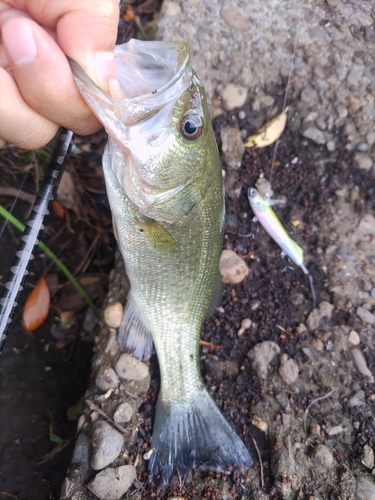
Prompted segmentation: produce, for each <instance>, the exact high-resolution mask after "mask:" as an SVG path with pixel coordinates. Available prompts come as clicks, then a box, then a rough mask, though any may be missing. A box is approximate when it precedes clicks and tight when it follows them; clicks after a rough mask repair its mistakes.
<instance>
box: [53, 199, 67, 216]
mask: <svg viewBox="0 0 375 500" xmlns="http://www.w3.org/2000/svg"><path fill="white" fill-rule="evenodd" d="M52 208H53V211H54V212H55V214H56V215H57V217H60V219H62V218H63V217H64V215H65V208H64V206H63V205H62V204H61V203H60V202H59V201H57V200H54V201H53V202H52Z"/></svg>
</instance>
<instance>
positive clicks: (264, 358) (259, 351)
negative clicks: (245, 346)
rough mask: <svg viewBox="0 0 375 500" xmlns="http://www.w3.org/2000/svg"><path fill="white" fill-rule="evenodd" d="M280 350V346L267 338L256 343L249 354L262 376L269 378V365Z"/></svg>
mask: <svg viewBox="0 0 375 500" xmlns="http://www.w3.org/2000/svg"><path fill="white" fill-rule="evenodd" d="M279 352H280V347H279V346H278V345H277V344H276V343H275V342H272V341H271V340H265V341H264V342H261V343H260V344H256V345H255V346H254V347H253V348H252V349H251V350H250V351H249V352H248V354H247V355H248V356H249V358H250V359H252V361H253V367H254V369H255V370H256V371H257V372H258V375H259V377H260V378H263V379H266V378H267V371H268V365H269V364H270V363H271V361H272V360H273V359H274V358H275V356H276V355H277V354H279Z"/></svg>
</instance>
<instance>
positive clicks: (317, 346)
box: [310, 339, 324, 351]
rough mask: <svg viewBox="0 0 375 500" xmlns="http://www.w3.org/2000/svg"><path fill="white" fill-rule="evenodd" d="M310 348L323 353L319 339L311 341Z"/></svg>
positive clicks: (322, 345)
mask: <svg viewBox="0 0 375 500" xmlns="http://www.w3.org/2000/svg"><path fill="white" fill-rule="evenodd" d="M310 344H311V347H312V348H313V349H315V350H316V351H323V349H324V344H323V341H322V340H321V339H311V342H310Z"/></svg>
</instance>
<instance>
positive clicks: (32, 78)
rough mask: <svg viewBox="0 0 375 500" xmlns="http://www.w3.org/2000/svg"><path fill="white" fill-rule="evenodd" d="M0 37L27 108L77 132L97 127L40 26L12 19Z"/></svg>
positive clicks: (55, 47) (59, 54) (62, 57)
mask: <svg viewBox="0 0 375 500" xmlns="http://www.w3.org/2000/svg"><path fill="white" fill-rule="evenodd" d="M2 38H3V45H4V48H5V52H6V55H7V57H8V60H9V63H10V67H11V69H12V75H13V77H14V80H15V82H16V84H17V86H18V89H19V92H20V94H21V96H22V97H23V99H24V101H25V103H26V104H27V105H28V107H29V108H31V109H32V110H34V111H35V112H36V113H38V114H39V115H42V116H43V117H45V118H46V119H47V120H48V121H50V122H54V123H56V124H59V125H63V126H64V127H66V128H68V129H70V130H73V131H74V132H76V133H79V134H83V135H84V134H90V133H93V132H95V131H96V130H98V129H99V128H100V125H99V122H98V121H97V119H96V118H95V117H94V116H93V114H92V113H91V111H90V110H89V108H88V107H87V105H86V104H85V102H84V101H83V99H82V98H81V96H80V94H79V92H78V90H77V87H76V85H75V82H74V80H73V76H72V73H71V71H70V67H69V63H68V61H67V59H66V56H65V54H64V53H63V52H62V50H61V49H60V47H59V46H58V45H57V44H56V42H55V41H54V40H53V39H52V38H51V37H50V36H49V35H48V33H46V31H45V30H44V29H43V28H41V27H40V26H39V25H38V24H36V23H35V22H34V21H32V20H29V19H24V18H13V19H10V20H8V21H6V22H5V23H4V25H3V29H2ZM3 95H4V94H3ZM5 95H6V94H5ZM0 137H3V138H5V137H4V136H2V135H1V134H0Z"/></svg>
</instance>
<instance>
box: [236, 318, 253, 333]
mask: <svg viewBox="0 0 375 500" xmlns="http://www.w3.org/2000/svg"><path fill="white" fill-rule="evenodd" d="M252 324H253V322H252V321H251V319H250V318H245V319H243V320H242V321H241V328H240V329H239V330H238V332H237V335H238V336H239V337H241V335H243V334H244V332H245V331H246V330H248V329H249V328H250V327H251V325H252Z"/></svg>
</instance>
